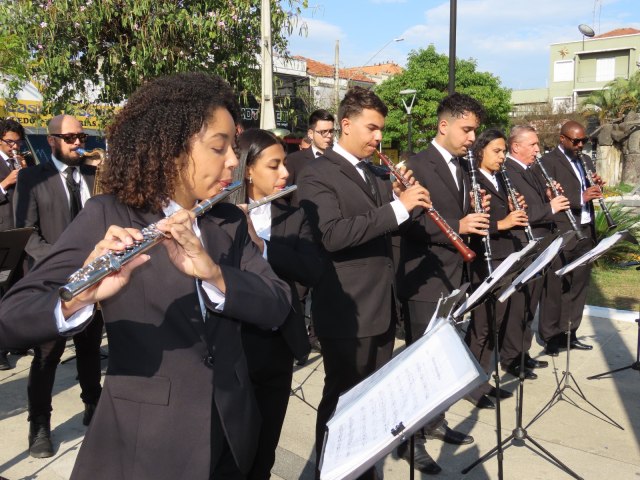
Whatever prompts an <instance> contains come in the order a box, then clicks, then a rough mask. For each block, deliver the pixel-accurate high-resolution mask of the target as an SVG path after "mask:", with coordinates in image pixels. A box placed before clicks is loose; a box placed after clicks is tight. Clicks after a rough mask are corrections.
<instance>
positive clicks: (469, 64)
mask: <svg viewBox="0 0 640 480" xmlns="http://www.w3.org/2000/svg"><path fill="white" fill-rule="evenodd" d="M476 67H477V65H476V62H475V60H457V61H456V91H458V92H460V93H466V94H467V95H471V96H472V97H474V98H475V99H476V100H478V101H480V102H481V103H482V105H484V107H485V109H486V111H487V118H486V120H485V122H484V125H487V126H496V127H506V126H507V124H508V122H509V112H510V111H511V104H510V99H511V93H510V92H509V90H508V89H506V88H503V87H501V86H500V80H499V79H498V78H497V77H495V76H494V75H493V74H491V73H486V72H478V71H476ZM448 84H449V58H448V57H447V56H446V55H442V54H439V53H437V52H436V49H435V47H434V46H433V45H430V46H429V47H428V48H427V49H421V50H418V51H415V50H414V51H412V52H411V53H410V54H409V58H408V61H407V68H406V70H405V71H404V72H403V73H401V74H399V75H396V76H394V77H392V78H390V79H389V80H387V81H385V82H383V83H382V84H380V85H379V86H378V87H377V88H376V93H377V94H378V95H379V96H380V98H382V100H384V101H385V103H386V104H387V106H388V107H389V115H388V117H387V121H386V127H385V134H384V140H385V141H391V142H394V143H396V144H398V145H400V148H401V150H406V148H407V132H408V125H407V124H408V122H407V114H406V111H405V109H404V106H403V104H402V98H401V95H399V92H400V91H401V90H405V89H415V90H416V91H417V93H416V100H415V103H414V106H413V110H412V112H411V115H412V118H413V128H412V131H413V150H414V151H418V150H421V149H424V148H425V147H426V145H427V143H428V142H429V141H430V140H431V139H432V138H433V137H434V136H435V134H436V126H437V119H436V109H437V107H438V103H439V102H440V100H442V99H443V98H444V97H445V96H447V94H448Z"/></svg>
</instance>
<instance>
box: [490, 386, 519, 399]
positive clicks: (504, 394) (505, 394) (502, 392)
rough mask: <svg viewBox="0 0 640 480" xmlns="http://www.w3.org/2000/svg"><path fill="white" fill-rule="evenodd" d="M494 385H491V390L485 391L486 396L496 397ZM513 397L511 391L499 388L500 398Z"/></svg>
mask: <svg viewBox="0 0 640 480" xmlns="http://www.w3.org/2000/svg"><path fill="white" fill-rule="evenodd" d="M496 393H497V392H496V387H491V390H490V391H489V393H487V395H488V396H490V397H493V398H496ZM511 397H513V393H511V392H510V391H509V390H505V389H503V388H501V389H500V398H501V399H502V398H511Z"/></svg>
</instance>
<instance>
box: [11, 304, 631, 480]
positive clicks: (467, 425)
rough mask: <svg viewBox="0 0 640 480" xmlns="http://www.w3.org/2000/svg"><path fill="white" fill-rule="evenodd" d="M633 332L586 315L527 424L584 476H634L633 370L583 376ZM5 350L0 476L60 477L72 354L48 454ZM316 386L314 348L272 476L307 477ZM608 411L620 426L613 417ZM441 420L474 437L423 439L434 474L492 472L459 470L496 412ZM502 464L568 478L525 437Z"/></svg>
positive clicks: (625, 324) (506, 415)
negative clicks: (34, 447)
mask: <svg viewBox="0 0 640 480" xmlns="http://www.w3.org/2000/svg"><path fill="white" fill-rule="evenodd" d="M622 318H625V317H624V316H623V317H622ZM637 331H638V325H637V323H635V322H633V321H629V320H628V319H627V320H626V321H625V320H612V319H610V318H602V317H595V316H592V317H585V318H584V321H583V324H582V326H581V327H580V331H579V333H580V338H581V339H582V340H584V341H585V342H587V343H591V344H593V345H594V349H593V350H592V351H587V352H584V351H575V350H573V351H572V352H571V372H572V374H573V377H574V378H575V380H576V382H577V384H578V388H575V389H574V390H570V389H565V391H564V393H566V399H563V400H561V401H559V402H557V404H555V405H554V406H552V407H551V408H550V409H549V410H548V411H547V412H546V413H545V414H544V415H542V416H541V417H540V418H539V419H538V420H537V421H535V422H534V423H533V424H532V425H531V426H530V427H529V428H528V432H529V434H530V435H531V437H532V438H533V439H534V440H535V441H536V442H538V443H539V444H540V445H541V446H542V447H543V448H545V449H547V450H548V451H550V452H551V453H552V454H553V455H554V456H555V457H557V459H558V460H560V461H561V462H563V463H565V464H566V465H567V466H568V467H569V468H571V469H572V470H573V471H574V472H576V473H577V474H578V475H579V476H580V477H582V478H584V479H601V478H609V479H612V480H613V479H616V480H617V479H640V372H638V371H634V370H626V371H624V372H619V373H616V374H614V375H612V376H609V377H608V378H604V379H601V380H587V379H586V377H588V376H590V375H594V374H596V373H600V372H604V371H607V370H610V369H612V368H616V367H621V366H625V365H628V364H630V363H631V362H633V361H634V360H635V355H636V342H637ZM105 342H106V341H105ZM106 347H107V346H106V343H105V348H106ZM396 347H397V349H401V348H402V347H403V342H401V341H398V342H397V344H396ZM541 351H542V346H541V345H539V344H537V343H536V342H535V341H534V346H533V348H532V350H531V353H532V355H533V356H534V357H537V356H539V355H540V354H541ZM72 355H73V351H72V349H71V348H69V349H67V350H66V351H65V355H64V356H63V361H64V359H66V358H69V357H70V356H72ZM9 358H10V361H11V362H12V364H16V359H17V365H16V368H14V369H13V370H9V371H3V372H0V476H2V477H5V478H6V479H9V480H17V479H41V480H59V479H66V478H68V477H69V474H70V472H71V469H72V466H73V462H74V460H75V457H76V454H77V452H78V449H79V447H80V444H81V443H82V438H83V435H84V431H85V427H83V426H82V413H83V405H82V402H81V400H80V398H79V386H78V385H77V382H76V381H75V375H76V372H75V363H74V361H73V360H72V361H69V362H68V363H64V364H63V365H61V366H60V367H59V368H58V374H57V378H56V384H55V389H54V395H55V396H54V405H53V407H54V412H53V416H52V430H53V439H54V448H55V449H56V455H55V456H54V457H52V458H48V459H33V458H31V457H29V455H28V451H27V431H28V423H27V413H26V389H27V375H28V370H29V363H30V361H31V360H30V357H15V356H10V357H9ZM541 358H543V359H545V360H549V361H550V366H549V368H546V369H542V370H538V371H537V373H538V374H539V378H538V379H537V380H533V381H527V382H526V383H525V388H524V390H525V395H524V423H525V424H526V423H528V422H529V421H530V420H531V419H532V418H533V417H534V416H535V415H536V413H537V412H538V411H539V410H540V409H541V408H542V407H543V406H544V405H545V404H546V403H547V402H548V401H549V400H550V399H551V398H552V395H553V393H554V391H555V389H556V386H557V381H558V380H559V379H560V377H561V376H562V373H563V371H564V370H565V358H566V353H565V352H561V354H560V356H559V357H556V358H553V359H552V358H549V357H544V356H543V357H541ZM502 380H503V382H505V384H504V386H503V387H504V388H506V389H508V390H510V391H515V390H516V389H517V382H516V381H515V379H514V378H513V377H511V376H510V375H507V374H505V375H503V377H502ZM322 385H323V369H322V359H321V356H320V355H318V354H316V353H312V355H311V357H310V360H309V362H308V363H307V365H305V366H303V367H299V368H298V367H297V368H296V371H295V373H294V383H293V390H294V395H292V396H291V399H290V402H289V410H288V412H287V418H286V420H285V425H284V428H283V433H282V437H281V439H280V445H279V447H278V452H277V460H276V465H275V466H274V469H273V476H272V478H274V479H276V480H280V479H282V480H294V479H302V480H307V479H308V480H311V479H313V462H314V461H315V455H314V442H313V437H314V433H313V432H314V425H315V413H316V412H315V407H316V406H317V405H318V403H319V401H320V396H321V393H322ZM571 385H574V384H573V383H571ZM578 391H581V392H583V393H584V396H585V397H586V399H587V400H588V401H589V402H591V403H592V404H593V405H594V406H595V407H597V409H599V410H600V412H599V411H598V410H596V409H595V408H593V406H592V405H590V404H589V403H587V402H586V401H585V400H583V399H582V398H581V397H580V396H579V394H578ZM571 402H573V403H571ZM515 405H516V397H515V396H514V397H513V398H511V399H508V400H504V401H503V403H502V418H501V419H502V438H505V437H506V436H508V435H509V434H510V433H511V431H512V429H513V428H514V425H515V417H516V415H515ZM605 415H606V416H608V417H610V419H611V420H612V421H613V422H615V423H618V424H619V425H620V426H621V427H623V428H624V430H621V429H619V428H617V427H616V426H615V425H613V424H612V423H611V421H610V420H608V419H607V418H606V416H605ZM447 419H448V421H449V425H450V426H451V427H453V428H455V429H457V430H462V431H464V432H466V433H469V434H471V435H473V436H474V438H475V442H474V443H473V444H471V445H465V446H453V445H445V444H443V443H441V442H439V441H437V440H433V441H429V442H428V447H427V448H428V451H429V453H430V454H431V455H432V456H433V457H434V459H436V460H437V461H438V463H439V464H440V465H441V466H442V468H443V471H442V473H440V474H439V475H436V476H434V477H433V478H440V479H461V478H464V479H469V480H480V479H496V478H498V463H497V459H496V457H495V456H494V457H491V458H490V459H488V460H487V461H486V462H484V463H482V464H480V465H478V466H477V467H475V468H474V469H473V470H471V472H469V473H468V474H467V475H462V474H461V473H460V471H461V470H462V469H463V468H464V467H466V466H467V465H469V464H470V463H472V462H474V461H475V460H476V459H478V458H479V457H480V456H482V455H483V454H484V453H486V452H487V451H488V450H490V449H491V448H492V447H494V446H495V444H496V415H495V411H493V410H477V409H474V408H473V407H472V405H471V404H469V403H468V402H466V401H464V400H462V401H460V402H458V403H456V404H455V405H454V406H452V407H451V408H450V409H449V411H448V413H447ZM379 466H380V469H381V470H383V471H384V478H385V479H386V480H405V479H407V478H409V471H408V464H407V463H406V462H405V461H404V460H401V459H397V458H396V457H395V455H394V454H390V455H388V456H387V457H386V458H385V459H383V460H382V461H381V462H379ZM503 467H504V478H505V479H531V480H536V479H541V480H542V479H544V480H553V479H563V478H571V477H570V476H569V475H568V474H567V473H565V472H563V471H562V470H561V469H559V468H558V467H557V466H556V465H555V464H553V463H552V462H551V461H549V460H547V459H545V458H544V457H543V456H542V455H541V452H540V451H539V450H538V449H537V448H536V447H535V446H534V444H533V443H532V442H530V441H525V442H524V443H522V442H516V443H511V444H509V446H508V447H507V448H506V450H505V452H504V463H503ZM416 478H430V476H427V475H422V477H421V474H420V473H419V472H416Z"/></svg>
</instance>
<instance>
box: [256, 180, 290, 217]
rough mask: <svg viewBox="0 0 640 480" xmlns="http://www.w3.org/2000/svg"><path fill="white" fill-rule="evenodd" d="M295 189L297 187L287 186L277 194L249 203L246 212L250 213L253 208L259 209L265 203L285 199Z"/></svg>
mask: <svg viewBox="0 0 640 480" xmlns="http://www.w3.org/2000/svg"><path fill="white" fill-rule="evenodd" d="M297 189H298V186H297V185H287V186H286V187H284V188H283V189H282V190H280V191H279V192H276V193H272V194H271V195H267V196H266V197H264V198H262V199H260V200H258V201H257V202H253V203H250V204H249V205H248V206H247V210H248V211H249V212H250V211H251V210H253V209H254V208H258V207H261V206H262V205H264V204H265V203H269V202H273V201H274V200H277V199H278V198H282V197H286V196H287V195H289V194H291V193H293V192H295V191H296V190H297Z"/></svg>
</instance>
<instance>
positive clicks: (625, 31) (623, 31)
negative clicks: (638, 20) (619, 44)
mask: <svg viewBox="0 0 640 480" xmlns="http://www.w3.org/2000/svg"><path fill="white" fill-rule="evenodd" d="M636 33H640V30H636V29H635V28H616V29H615V30H611V31H610V32H606V33H601V34H600V35H596V36H595V37H593V38H609V37H621V36H622V35H635V34H636Z"/></svg>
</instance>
